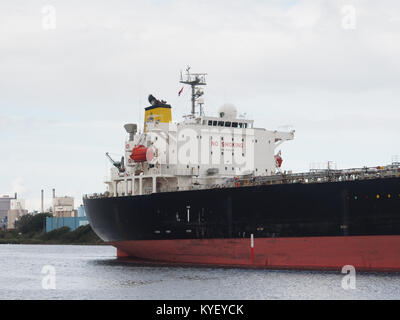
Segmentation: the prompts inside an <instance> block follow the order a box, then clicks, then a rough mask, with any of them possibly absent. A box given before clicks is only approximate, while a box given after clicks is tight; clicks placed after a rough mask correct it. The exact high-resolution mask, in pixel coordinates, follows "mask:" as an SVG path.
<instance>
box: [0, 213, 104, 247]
mask: <svg viewBox="0 0 400 320" xmlns="http://www.w3.org/2000/svg"><path fill="white" fill-rule="evenodd" d="M51 216H52V215H51V214H49V213H40V214H36V215H31V214H27V215H24V216H22V217H21V218H20V219H19V220H18V221H17V222H16V223H15V229H12V230H1V231H0V244H68V245H69V244H72V245H105V244H106V243H105V242H104V241H103V240H101V239H100V238H99V237H98V236H97V235H96V234H95V233H94V232H93V230H92V228H91V226H90V225H85V226H81V227H79V228H77V229H75V230H74V231H71V229H70V228H69V227H61V228H58V229H55V230H53V231H50V232H46V217H51Z"/></svg>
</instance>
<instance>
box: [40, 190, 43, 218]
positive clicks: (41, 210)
mask: <svg viewBox="0 0 400 320" xmlns="http://www.w3.org/2000/svg"><path fill="white" fill-rule="evenodd" d="M43 201H44V191H43V189H42V191H41V201H40V203H41V208H40V212H41V213H43V212H44V210H43Z"/></svg>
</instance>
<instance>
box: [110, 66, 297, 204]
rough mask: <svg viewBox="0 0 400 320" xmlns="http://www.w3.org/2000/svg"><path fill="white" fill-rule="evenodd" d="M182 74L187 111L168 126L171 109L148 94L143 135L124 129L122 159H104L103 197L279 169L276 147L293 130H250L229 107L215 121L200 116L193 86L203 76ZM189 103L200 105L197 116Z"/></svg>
mask: <svg viewBox="0 0 400 320" xmlns="http://www.w3.org/2000/svg"><path fill="white" fill-rule="evenodd" d="M186 76H187V78H186V79H185V80H183V79H182V80H181V82H182V83H185V84H189V85H191V87H192V113H191V114H190V115H188V116H186V117H185V119H184V120H183V121H182V122H179V123H173V122H172V121H171V117H170V112H171V107H170V106H169V105H167V104H166V102H165V101H158V100H157V99H155V98H154V97H153V96H150V97H149V101H150V103H151V104H152V106H150V107H148V108H146V115H145V125H144V131H143V132H139V133H138V132H137V130H136V128H137V126H136V125H134V124H129V125H125V129H126V130H127V131H128V133H129V138H128V139H127V141H126V142H125V157H124V158H123V159H121V161H120V162H115V161H113V160H112V159H111V158H110V159H111V161H113V164H114V167H113V168H112V169H111V179H110V180H109V181H106V183H107V185H108V192H109V193H108V194H109V196H124V195H142V194H149V193H154V192H170V191H182V190H193V189H206V188H213V187H216V186H219V185H223V184H224V183H225V182H226V181H227V180H229V179H232V178H233V179H235V178H237V179H239V178H243V177H244V176H246V177H249V176H250V177H259V176H270V175H274V174H275V173H276V172H277V171H279V167H280V164H281V158H280V153H278V154H277V152H276V149H277V147H278V146H279V145H280V144H281V143H282V142H284V141H287V140H292V139H293V138H294V130H292V131H288V132H285V131H271V130H266V129H264V128H256V127H255V126H254V121H253V120H249V119H244V118H242V117H238V116H237V109H236V107H235V106H233V105H231V104H226V105H223V106H222V107H221V108H220V109H219V110H218V116H216V117H211V116H205V115H203V112H202V110H203V107H202V106H203V103H204V100H202V98H200V96H202V95H203V91H201V90H200V89H199V88H198V85H205V74H190V73H189V69H188V70H187V75H186ZM195 104H197V105H199V106H200V112H199V113H198V114H196V113H195ZM107 155H108V154H107Z"/></svg>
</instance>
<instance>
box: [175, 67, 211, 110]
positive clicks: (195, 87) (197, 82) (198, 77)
mask: <svg viewBox="0 0 400 320" xmlns="http://www.w3.org/2000/svg"><path fill="white" fill-rule="evenodd" d="M206 75H207V73H190V66H188V67H187V68H186V78H185V79H184V78H183V75H182V71H181V80H180V83H183V84H188V85H190V86H191V87H192V116H193V117H194V116H195V113H196V109H195V108H196V101H197V99H198V98H200V97H201V96H202V95H203V94H204V91H203V90H201V89H200V88H199V86H205V85H207V83H206ZM203 104H204V101H201V106H200V108H201V109H202V105H203ZM201 113H202V110H200V114H201Z"/></svg>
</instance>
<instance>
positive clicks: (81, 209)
mask: <svg viewBox="0 0 400 320" xmlns="http://www.w3.org/2000/svg"><path fill="white" fill-rule="evenodd" d="M78 217H86V212H85V207H84V206H83V204H81V205H80V206H79V207H78Z"/></svg>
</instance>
